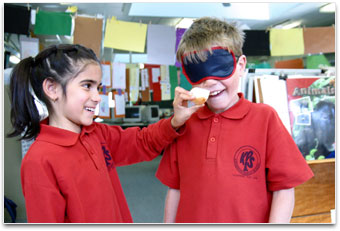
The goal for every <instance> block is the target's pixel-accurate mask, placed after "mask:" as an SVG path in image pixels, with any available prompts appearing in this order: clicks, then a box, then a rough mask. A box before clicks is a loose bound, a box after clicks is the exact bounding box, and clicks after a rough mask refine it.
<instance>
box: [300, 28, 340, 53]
mask: <svg viewBox="0 0 340 231" xmlns="http://www.w3.org/2000/svg"><path fill="white" fill-rule="evenodd" d="M303 39H304V44H305V54H318V53H320V52H322V53H333V52H335V28H334V27H313V28H304V29H303Z"/></svg>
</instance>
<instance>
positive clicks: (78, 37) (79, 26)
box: [73, 17, 103, 58]
mask: <svg viewBox="0 0 340 231" xmlns="http://www.w3.org/2000/svg"><path fill="white" fill-rule="evenodd" d="M74 24H75V26H74V33H73V43H74V44H81V45H83V46H85V47H88V48H91V49H92V50H93V51H94V53H96V55H97V57H98V58H100V49H101V44H102V31H103V19H97V18H88V17H76V18H75V20H74Z"/></svg>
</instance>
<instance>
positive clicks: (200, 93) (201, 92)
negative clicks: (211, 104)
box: [190, 87, 210, 104]
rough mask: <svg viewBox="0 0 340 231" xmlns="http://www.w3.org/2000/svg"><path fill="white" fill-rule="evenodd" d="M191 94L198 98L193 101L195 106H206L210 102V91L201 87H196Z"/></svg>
mask: <svg viewBox="0 0 340 231" xmlns="http://www.w3.org/2000/svg"><path fill="white" fill-rule="evenodd" d="M190 92H191V93H192V94H193V95H194V96H195V97H196V99H194V100H193V102H194V103H195V104H204V103H205V101H207V100H208V98H209V94H210V91H209V90H207V89H204V88H200V87H194V88H192V89H191V90H190Z"/></svg>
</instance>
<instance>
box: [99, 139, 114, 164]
mask: <svg viewBox="0 0 340 231" xmlns="http://www.w3.org/2000/svg"><path fill="white" fill-rule="evenodd" d="M101 145H102V150H103V155H104V158H105V163H106V167H107V168H108V169H111V168H112V167H113V160H112V156H111V155H110V151H109V150H107V149H106V145H105V143H101Z"/></svg>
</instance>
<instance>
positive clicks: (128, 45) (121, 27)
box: [104, 18, 147, 52]
mask: <svg viewBox="0 0 340 231" xmlns="http://www.w3.org/2000/svg"><path fill="white" fill-rule="evenodd" d="M146 32H147V24H143V23H134V22H124V21H118V20H116V19H115V18H112V19H108V20H106V29H105V37H104V46H105V47H111V48H114V49H119V50H127V51H136V52H144V48H145V41H146Z"/></svg>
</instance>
